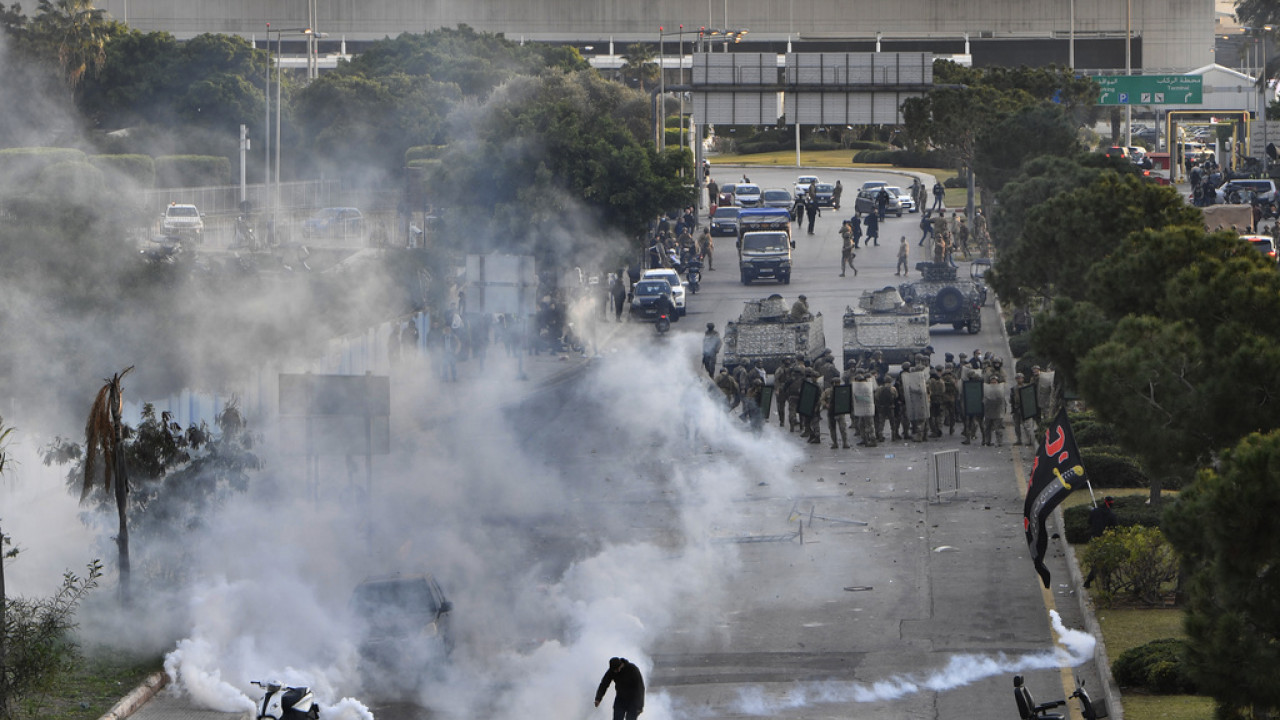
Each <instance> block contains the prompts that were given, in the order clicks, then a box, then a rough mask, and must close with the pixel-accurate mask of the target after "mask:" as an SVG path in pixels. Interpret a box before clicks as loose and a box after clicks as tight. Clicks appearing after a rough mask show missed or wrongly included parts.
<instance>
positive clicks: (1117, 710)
mask: <svg viewBox="0 0 1280 720" xmlns="http://www.w3.org/2000/svg"><path fill="white" fill-rule="evenodd" d="M1054 519H1055V520H1056V521H1057V523H1058V528H1059V529H1060V530H1062V547H1063V550H1064V551H1065V553H1066V556H1067V567H1068V568H1070V569H1071V582H1072V583H1074V584H1075V586H1076V587H1077V588H1082V589H1081V590H1078V591H1077V592H1076V594H1075V595H1076V601H1077V602H1079V603H1080V614H1081V615H1082V616H1084V626H1085V629H1086V630H1088V631H1089V632H1090V633H1092V634H1093V636H1094V637H1096V638H1098V644H1097V645H1095V646H1094V648H1093V662H1094V664H1095V665H1097V666H1098V675H1100V676H1101V677H1102V690H1103V694H1104V695H1106V697H1107V717H1109V718H1111V720H1124V706H1123V705H1122V704H1121V701H1120V688H1119V686H1117V685H1116V679H1115V677H1114V676H1113V675H1112V674H1111V658H1110V657H1109V656H1108V655H1107V644H1106V643H1105V642H1103V641H1102V626H1101V625H1099V624H1098V618H1097V616H1096V615H1094V613H1093V603H1091V602H1089V593H1087V592H1085V591H1084V590H1083V587H1084V577H1083V576H1082V575H1081V574H1080V564H1079V563H1078V562H1076V551H1075V548H1073V547H1071V543H1069V542H1067V534H1066V523H1065V522H1064V521H1063V519H1062V508H1061V507H1059V508H1056V509H1055V510H1054Z"/></svg>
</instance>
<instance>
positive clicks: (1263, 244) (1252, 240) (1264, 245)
mask: <svg viewBox="0 0 1280 720" xmlns="http://www.w3.org/2000/svg"><path fill="white" fill-rule="evenodd" d="M1240 239H1241V240H1244V241H1245V242H1247V243H1249V244H1250V245H1252V246H1253V247H1254V248H1255V249H1257V251H1258V252H1260V253H1262V254H1263V255H1266V256H1267V257H1269V258H1271V262H1275V263H1280V256H1277V255H1276V241H1275V240H1273V239H1272V238H1271V236H1270V235H1241V236H1240Z"/></svg>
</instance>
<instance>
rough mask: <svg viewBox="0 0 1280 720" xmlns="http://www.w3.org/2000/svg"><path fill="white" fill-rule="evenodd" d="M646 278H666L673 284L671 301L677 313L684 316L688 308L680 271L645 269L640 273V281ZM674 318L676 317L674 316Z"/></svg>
mask: <svg viewBox="0 0 1280 720" xmlns="http://www.w3.org/2000/svg"><path fill="white" fill-rule="evenodd" d="M645 280H666V281H667V284H668V285H670V286H671V302H672V304H674V305H675V306H676V315H678V316H679V317H684V316H685V314H687V312H688V310H687V309H686V308H685V304H684V302H685V285H684V282H683V281H682V280H681V279H680V273H678V272H676V271H675V270H672V269H671V268H652V269H650V270H645V271H644V272H643V273H641V274H640V281H641V282H643V281H645ZM672 319H673V320H674V319H675V318H672Z"/></svg>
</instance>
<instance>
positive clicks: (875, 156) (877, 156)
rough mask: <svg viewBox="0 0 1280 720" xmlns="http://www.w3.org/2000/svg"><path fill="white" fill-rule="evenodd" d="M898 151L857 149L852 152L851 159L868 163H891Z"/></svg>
mask: <svg viewBox="0 0 1280 720" xmlns="http://www.w3.org/2000/svg"><path fill="white" fill-rule="evenodd" d="M900 152H901V151H900V150H859V151H858V152H856V153H854V154H853V161H854V162H856V163H867V164H869V165H892V164H893V160H894V157H895V156H896V155H898V153H900Z"/></svg>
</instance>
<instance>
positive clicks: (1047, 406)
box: [1036, 370, 1054, 412]
mask: <svg viewBox="0 0 1280 720" xmlns="http://www.w3.org/2000/svg"><path fill="white" fill-rule="evenodd" d="M1053 375H1054V373H1053V371H1051V370H1049V371H1046V370H1041V371H1040V378H1039V380H1038V381H1037V382H1036V407H1037V408H1039V410H1040V411H1041V412H1046V411H1049V410H1051V409H1052V408H1053Z"/></svg>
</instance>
